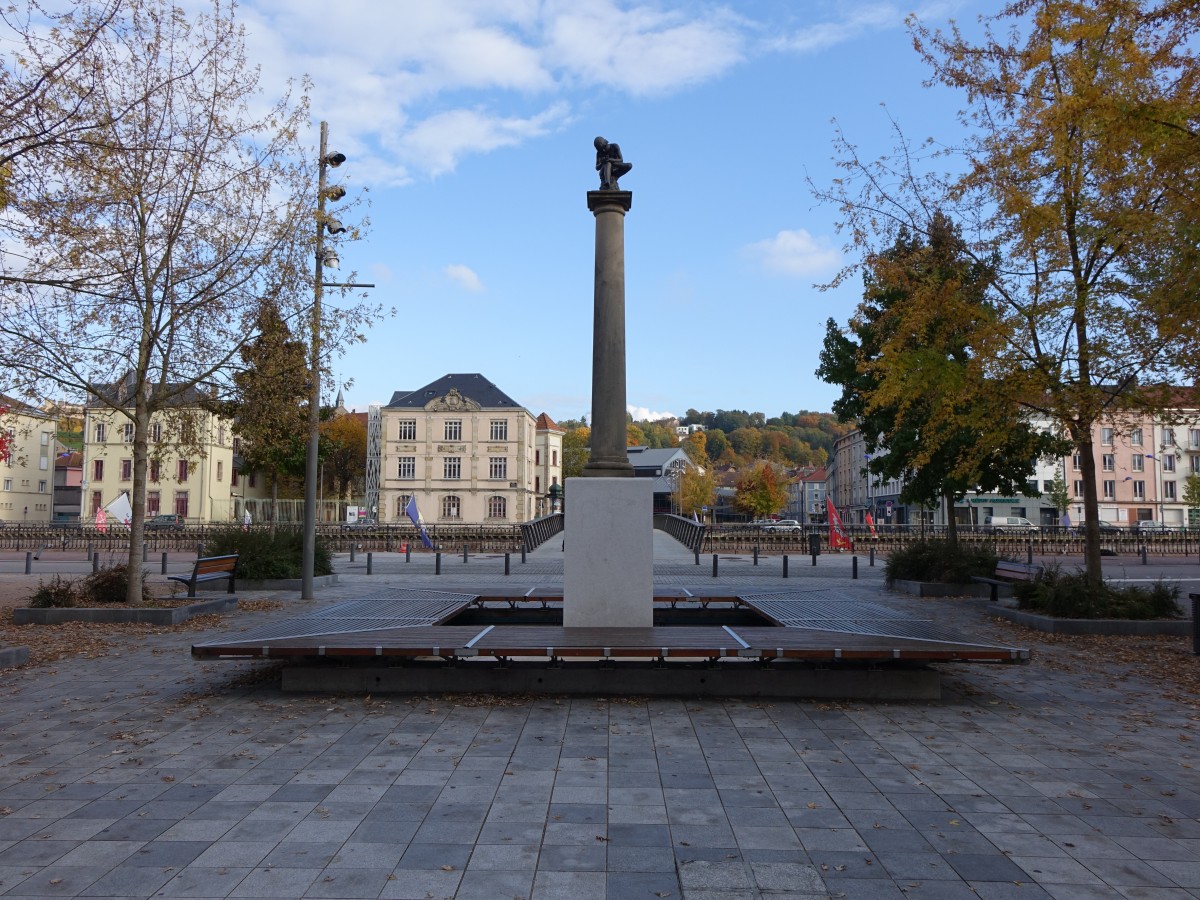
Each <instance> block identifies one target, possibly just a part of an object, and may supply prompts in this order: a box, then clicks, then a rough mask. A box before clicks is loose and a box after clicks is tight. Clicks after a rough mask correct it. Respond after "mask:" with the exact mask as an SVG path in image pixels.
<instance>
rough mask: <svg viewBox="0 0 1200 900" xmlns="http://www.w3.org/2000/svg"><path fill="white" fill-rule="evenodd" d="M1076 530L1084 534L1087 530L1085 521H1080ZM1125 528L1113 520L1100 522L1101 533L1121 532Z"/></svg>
mask: <svg viewBox="0 0 1200 900" xmlns="http://www.w3.org/2000/svg"><path fill="white" fill-rule="evenodd" d="M1075 530H1076V531H1077V532H1079V533H1080V534H1083V533H1084V532H1085V531H1087V524H1086V523H1084V522H1080V523H1079V524H1078V525H1076V526H1075ZM1124 530H1125V529H1124V528H1122V527H1121V526H1120V525H1114V524H1113V523H1112V522H1101V523H1100V533H1101V534H1120V533H1121V532H1122V531H1124Z"/></svg>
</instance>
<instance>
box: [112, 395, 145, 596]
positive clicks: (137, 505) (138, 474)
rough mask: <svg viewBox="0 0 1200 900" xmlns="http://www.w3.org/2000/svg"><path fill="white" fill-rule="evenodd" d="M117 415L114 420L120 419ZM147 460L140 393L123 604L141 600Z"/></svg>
mask: <svg viewBox="0 0 1200 900" xmlns="http://www.w3.org/2000/svg"><path fill="white" fill-rule="evenodd" d="M120 418H121V417H120V415H117V416H115V417H114V421H119V420H120ZM149 459H150V408H149V404H148V403H147V402H146V396H145V392H144V391H138V392H137V396H136V397H135V398H134V406H133V491H132V496H131V497H130V498H129V505H130V506H132V507H133V512H132V514H131V516H130V521H129V558H128V560H126V564H127V567H126V572H127V573H128V575H129V584H128V586H127V587H126V589H125V602H126V603H129V604H134V603H138V602H140V601H141V599H142V542H143V541H144V540H145V537H146V527H145V526H146V477H147V474H148V470H149V468H150V466H149Z"/></svg>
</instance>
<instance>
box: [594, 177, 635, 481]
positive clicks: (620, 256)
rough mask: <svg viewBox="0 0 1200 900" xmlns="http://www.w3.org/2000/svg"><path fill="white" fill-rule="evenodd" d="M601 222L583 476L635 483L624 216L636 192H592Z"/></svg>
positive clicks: (597, 252) (598, 218)
mask: <svg viewBox="0 0 1200 900" xmlns="http://www.w3.org/2000/svg"><path fill="white" fill-rule="evenodd" d="M587 204H588V209H590V210H591V211H592V214H593V215H595V217H596V287H595V298H594V304H595V311H594V319H593V325H592V450H591V456H590V458H589V459H588V463H587V465H586V466H584V467H583V474H584V476H586V477H591V478H597V477H599V478H632V477H633V466H631V465H630V464H629V456H628V454H627V453H626V451H625V443H626V438H625V434H626V432H625V213H627V212H629V208H630V206H631V205H632V204H633V193H632V192H631V191H612V190H600V191H588V195H587Z"/></svg>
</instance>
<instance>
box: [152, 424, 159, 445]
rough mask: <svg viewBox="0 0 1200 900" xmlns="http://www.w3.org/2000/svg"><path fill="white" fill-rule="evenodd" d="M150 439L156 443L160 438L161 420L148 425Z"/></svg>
mask: <svg viewBox="0 0 1200 900" xmlns="http://www.w3.org/2000/svg"><path fill="white" fill-rule="evenodd" d="M150 440H151V441H152V442H153V443H155V444H157V443H158V442H159V441H161V440H162V423H161V422H154V423H153V424H152V425H151V426H150Z"/></svg>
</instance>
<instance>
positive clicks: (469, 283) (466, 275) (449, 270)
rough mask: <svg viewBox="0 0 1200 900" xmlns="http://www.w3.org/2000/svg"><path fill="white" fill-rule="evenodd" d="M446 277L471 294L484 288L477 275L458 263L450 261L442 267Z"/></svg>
mask: <svg viewBox="0 0 1200 900" xmlns="http://www.w3.org/2000/svg"><path fill="white" fill-rule="evenodd" d="M442 272H444V273H445V275H446V277H447V278H449V279H450V280H451V281H453V282H454V283H456V284H457V285H459V287H462V288H463V289H465V290H468V291H470V292H471V293H472V294H478V293H481V292H482V291H483V290H484V286H483V282H482V281H480V279H479V276H478V275H476V274H475V272H474V271H473V270H472V269H471V268H470V266H464V265H462V264H460V263H451V264H450V265H448V266H446V268H444V269H442Z"/></svg>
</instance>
